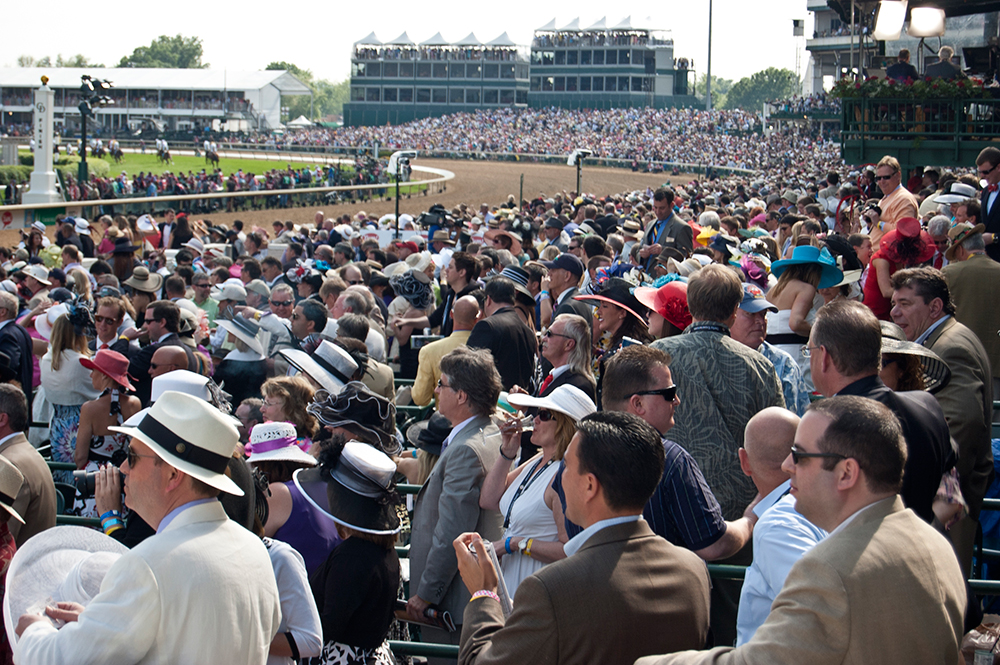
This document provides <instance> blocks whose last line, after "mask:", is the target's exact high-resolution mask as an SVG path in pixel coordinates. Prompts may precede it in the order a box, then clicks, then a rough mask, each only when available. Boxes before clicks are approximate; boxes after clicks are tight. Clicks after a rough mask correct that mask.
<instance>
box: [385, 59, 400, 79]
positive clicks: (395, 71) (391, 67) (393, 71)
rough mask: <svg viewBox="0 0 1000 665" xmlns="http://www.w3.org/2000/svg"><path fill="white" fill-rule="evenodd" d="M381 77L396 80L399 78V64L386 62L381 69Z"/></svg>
mask: <svg viewBox="0 0 1000 665" xmlns="http://www.w3.org/2000/svg"><path fill="white" fill-rule="evenodd" d="M382 76H384V77H386V78H396V77H397V76H399V63H396V62H387V63H385V66H383V67H382Z"/></svg>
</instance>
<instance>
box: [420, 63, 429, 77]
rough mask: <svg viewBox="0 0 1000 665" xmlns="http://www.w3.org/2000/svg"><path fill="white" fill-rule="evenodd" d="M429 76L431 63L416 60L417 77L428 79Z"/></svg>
mask: <svg viewBox="0 0 1000 665" xmlns="http://www.w3.org/2000/svg"><path fill="white" fill-rule="evenodd" d="M430 77H431V63H429V62H418V63H417V78H418V79H429V78H430Z"/></svg>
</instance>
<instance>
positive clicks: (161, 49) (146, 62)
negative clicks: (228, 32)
mask: <svg viewBox="0 0 1000 665" xmlns="http://www.w3.org/2000/svg"><path fill="white" fill-rule="evenodd" d="M201 56H202V48H201V38H200V37H184V36H183V35H176V36H174V37H169V36H167V35H160V36H159V37H157V38H156V39H154V40H153V43H152V44H150V45H149V46H140V47H138V48H136V49H135V50H134V51H132V55H127V56H125V57H123V58H122V59H121V62H119V63H118V66H119V67H147V68H148V67H160V68H166V69H206V68H207V67H208V63H207V62H202V61H201Z"/></svg>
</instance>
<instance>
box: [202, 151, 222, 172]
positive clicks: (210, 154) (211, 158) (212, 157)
mask: <svg viewBox="0 0 1000 665" xmlns="http://www.w3.org/2000/svg"><path fill="white" fill-rule="evenodd" d="M209 162H211V163H212V166H214V167H216V168H218V166H219V153H217V152H215V151H214V150H209V151H207V152H206V153H205V163H206V164H208V163H209Z"/></svg>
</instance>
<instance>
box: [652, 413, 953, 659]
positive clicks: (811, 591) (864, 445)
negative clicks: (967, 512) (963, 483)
mask: <svg viewBox="0 0 1000 665" xmlns="http://www.w3.org/2000/svg"><path fill="white" fill-rule="evenodd" d="M905 462H906V446H905V445H904V443H903V436H902V431H901V430H900V427H899V423H898V421H897V420H896V418H894V417H893V414H892V412H891V411H890V410H889V409H888V408H887V407H885V406H883V405H882V404H879V403H878V402H875V401H874V400H870V399H867V398H864V397H855V396H844V397H830V398H827V399H824V400H820V401H819V402H815V403H814V404H813V405H812V406H811V407H810V408H809V411H807V412H806V415H805V417H803V419H802V422H801V423H800V424H799V426H798V428H797V430H796V432H795V445H794V446H793V447H792V452H791V454H790V455H789V456H788V457H787V458H786V459H785V461H784V463H783V465H782V468H783V469H784V470H785V471H786V472H787V473H788V474H789V475H790V476H791V495H792V496H793V497H795V509H796V510H797V511H798V512H799V513H801V514H802V515H803V516H804V517H805V518H806V519H808V520H809V521H810V522H812V523H813V524H815V525H816V526H818V527H819V528H821V529H823V530H825V531H827V532H829V533H830V535H829V536H828V537H827V538H826V539H825V540H823V541H822V542H821V543H819V544H818V545H816V546H815V547H813V548H812V549H811V550H810V551H809V552H807V553H806V554H805V555H803V556H802V558H801V559H799V561H798V562H797V563H796V564H795V565H794V566H792V569H791V571H790V572H789V573H788V577H787V578H786V580H785V584H784V586H783V587H782V589H781V592H780V593H779V594H778V597H777V598H775V601H774V604H773V605H772V607H771V611H770V614H768V617H767V620H766V621H765V622H764V624H763V625H762V626H761V627H760V628H759V629H757V632H756V633H755V634H754V636H753V638H752V639H751V640H750V641H749V642H748V643H747V644H744V645H743V646H740V647H737V648H736V649H735V650H733V649H731V648H729V647H722V648H717V649H713V650H712V651H710V652H707V653H706V652H698V651H687V652H683V653H680V654H672V655H667V656H653V657H649V658H641V659H639V660H638V661H636V664H637V665H667V664H668V663H669V664H674V663H708V662H712V663H718V664H723V663H726V664H728V663H734V664H735V663H792V662H798V661H801V660H803V659H807V660H811V661H813V662H822V663H853V662H858V663H860V662H865V663H889V664H898V665H908V664H909V663H927V662H936V663H946V662H952V661H953V660H954V659H955V653H956V651H957V650H958V648H959V646H960V644H961V641H962V636H963V633H964V630H963V621H962V619H963V614H964V612H965V604H966V592H965V578H964V576H963V575H962V571H961V570H960V569H959V566H958V563H957V562H956V560H955V553H954V551H953V550H952V548H951V545H950V544H949V543H948V541H947V540H945V538H944V537H943V536H942V535H941V534H940V533H938V532H937V530H935V529H934V528H933V527H931V526H930V525H929V524H927V523H926V522H924V521H923V520H922V519H921V518H920V517H918V516H917V515H916V514H915V513H914V512H913V511H911V510H909V509H907V508H905V507H904V505H903V501H902V499H901V498H900V497H899V496H898V492H899V490H900V488H901V487H902V482H903V467H904V465H905ZM887 617H892V619H891V620H892V627H893V628H892V629H893V632H894V634H896V635H899V636H905V637H902V639H889V640H887V639H886V636H885V620H886V618H887Z"/></svg>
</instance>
